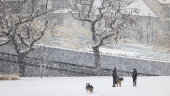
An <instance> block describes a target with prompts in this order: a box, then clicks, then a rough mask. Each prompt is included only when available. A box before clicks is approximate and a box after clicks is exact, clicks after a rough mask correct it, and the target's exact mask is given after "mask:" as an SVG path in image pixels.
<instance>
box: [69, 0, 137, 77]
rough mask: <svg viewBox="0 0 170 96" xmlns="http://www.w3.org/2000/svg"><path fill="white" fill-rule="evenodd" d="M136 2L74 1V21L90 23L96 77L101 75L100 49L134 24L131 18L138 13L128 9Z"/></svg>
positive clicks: (133, 9) (127, 0) (107, 0)
mask: <svg viewBox="0 0 170 96" xmlns="http://www.w3.org/2000/svg"><path fill="white" fill-rule="evenodd" d="M133 2H134V0H72V2H71V4H70V6H71V7H69V8H68V10H69V12H70V13H71V15H72V16H73V18H74V19H76V20H80V21H86V22H89V23H90V31H91V34H92V40H93V45H92V49H93V52H94V59H95V67H96V75H100V70H101V59H100V52H99V48H100V47H101V46H103V44H104V41H105V40H107V39H108V38H111V37H113V36H114V37H115V38H118V34H119V33H120V32H121V31H122V30H124V28H125V27H126V24H127V23H134V20H133V19H132V18H130V15H131V14H132V13H138V10H137V9H136V8H130V7H128V6H129V5H130V4H131V3H133ZM70 8H71V9H70ZM98 22H101V23H104V24H107V25H108V26H109V28H99V30H98V27H97V23H98Z"/></svg>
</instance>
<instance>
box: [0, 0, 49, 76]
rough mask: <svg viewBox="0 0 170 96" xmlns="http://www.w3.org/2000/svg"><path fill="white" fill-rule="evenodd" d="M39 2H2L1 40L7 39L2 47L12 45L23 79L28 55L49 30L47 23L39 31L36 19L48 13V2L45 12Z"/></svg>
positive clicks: (20, 0)
mask: <svg viewBox="0 0 170 96" xmlns="http://www.w3.org/2000/svg"><path fill="white" fill-rule="evenodd" d="M44 1H45V0H44ZM39 2H40V1H39V0H18V1H15V2H7V1H1V0H0V3H1V7H0V8H1V10H0V38H3V39H5V40H3V42H1V44H0V46H2V45H7V44H8V45H10V46H11V45H12V47H13V48H14V50H15V52H16V54H17V56H18V63H19V73H20V76H21V77H24V76H25V61H24V59H25V57H26V55H27V54H28V53H29V52H30V51H33V50H34V44H35V43H36V42H38V41H39V40H40V39H41V38H42V37H43V36H44V32H45V30H46V28H47V22H46V21H45V23H44V24H43V26H44V28H41V30H39V29H38V27H39V26H38V25H37V24H36V22H35V19H36V18H38V17H40V16H43V15H45V14H47V12H48V11H47V3H48V0H46V1H45V4H44V5H45V8H44V9H45V10H40V6H41V5H40V3H39ZM9 4H10V6H9ZM26 7H27V8H26ZM14 9H15V10H14Z"/></svg>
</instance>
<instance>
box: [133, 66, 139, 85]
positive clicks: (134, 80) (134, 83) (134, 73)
mask: <svg viewBox="0 0 170 96" xmlns="http://www.w3.org/2000/svg"><path fill="white" fill-rule="evenodd" d="M137 74H138V73H137V70H136V69H135V68H134V69H133V73H132V79H133V87H136V81H137Z"/></svg>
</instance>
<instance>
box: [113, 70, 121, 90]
mask: <svg viewBox="0 0 170 96" xmlns="http://www.w3.org/2000/svg"><path fill="white" fill-rule="evenodd" d="M112 76H113V86H112V87H116V86H115V85H116V83H117V79H118V78H119V77H118V75H117V68H114V70H113V73H112Z"/></svg>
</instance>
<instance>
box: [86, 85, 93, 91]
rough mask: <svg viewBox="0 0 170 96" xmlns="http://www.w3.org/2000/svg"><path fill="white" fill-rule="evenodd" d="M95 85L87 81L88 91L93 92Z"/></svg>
mask: <svg viewBox="0 0 170 96" xmlns="http://www.w3.org/2000/svg"><path fill="white" fill-rule="evenodd" d="M93 89H94V88H93V86H92V85H90V83H86V92H87V91H89V92H90V93H93Z"/></svg>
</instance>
